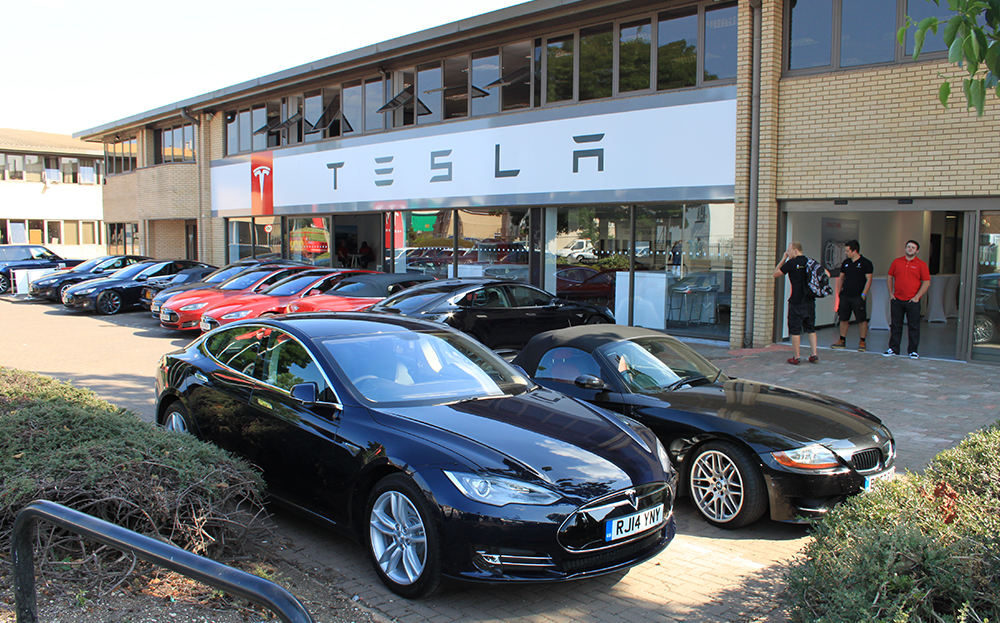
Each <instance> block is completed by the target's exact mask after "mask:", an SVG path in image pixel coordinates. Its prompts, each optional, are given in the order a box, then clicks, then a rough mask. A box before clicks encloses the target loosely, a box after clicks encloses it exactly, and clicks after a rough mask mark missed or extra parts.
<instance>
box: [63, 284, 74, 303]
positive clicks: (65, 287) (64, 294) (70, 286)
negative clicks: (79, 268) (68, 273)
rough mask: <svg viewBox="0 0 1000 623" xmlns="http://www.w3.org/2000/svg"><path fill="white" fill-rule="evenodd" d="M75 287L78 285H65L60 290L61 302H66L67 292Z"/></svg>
mask: <svg viewBox="0 0 1000 623" xmlns="http://www.w3.org/2000/svg"><path fill="white" fill-rule="evenodd" d="M75 285H76V284H75V283H64V284H63V285H62V287H61V288H59V300H60V301H63V300H66V290H69V289H70V288H72V287H73V286H75Z"/></svg>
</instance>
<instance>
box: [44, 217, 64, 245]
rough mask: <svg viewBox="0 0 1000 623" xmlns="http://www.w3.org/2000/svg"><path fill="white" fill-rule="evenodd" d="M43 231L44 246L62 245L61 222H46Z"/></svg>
mask: <svg viewBox="0 0 1000 623" xmlns="http://www.w3.org/2000/svg"><path fill="white" fill-rule="evenodd" d="M45 231H46V236H45V244H62V221H48V222H47V223H45Z"/></svg>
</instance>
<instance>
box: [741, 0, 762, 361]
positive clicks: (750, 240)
mask: <svg viewBox="0 0 1000 623" xmlns="http://www.w3.org/2000/svg"><path fill="white" fill-rule="evenodd" d="M750 10H751V11H752V12H753V78H752V80H751V82H752V85H751V91H752V98H751V100H750V109H751V112H750V180H749V183H750V192H749V194H748V196H747V211H748V212H749V214H748V217H749V218H748V219H747V288H746V301H745V308H746V315H745V317H744V329H743V348H753V332H754V331H753V329H754V299H755V298H756V293H757V185H758V183H759V182H760V48H761V41H760V39H761V12H762V10H763V9H762V7H761V0H750Z"/></svg>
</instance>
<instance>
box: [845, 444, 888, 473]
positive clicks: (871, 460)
mask: <svg viewBox="0 0 1000 623" xmlns="http://www.w3.org/2000/svg"><path fill="white" fill-rule="evenodd" d="M851 463H853V464H854V469H856V470H857V471H859V472H869V471H872V470H874V469H878V468H879V467H880V466H881V464H882V451H881V450H879V449H878V448H868V449H867V450H860V451H858V452H855V453H854V456H852V457H851Z"/></svg>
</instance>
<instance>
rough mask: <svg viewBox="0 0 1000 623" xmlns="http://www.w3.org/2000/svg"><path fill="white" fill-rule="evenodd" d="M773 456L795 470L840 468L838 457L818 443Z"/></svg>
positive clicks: (776, 453)
mask: <svg viewBox="0 0 1000 623" xmlns="http://www.w3.org/2000/svg"><path fill="white" fill-rule="evenodd" d="M771 456H773V457H774V460H775V461H777V462H778V463H780V464H781V465H784V466H785V467H791V468H794V469H832V468H834V467H840V461H838V460H837V455H835V454H834V453H833V452H831V451H830V450H829V449H828V448H826V447H824V446H821V445H819V444H818V443H814V444H813V445H811V446H805V447H803V448H796V449H794V450H784V451H782V450H779V451H777V452H772V453H771Z"/></svg>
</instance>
